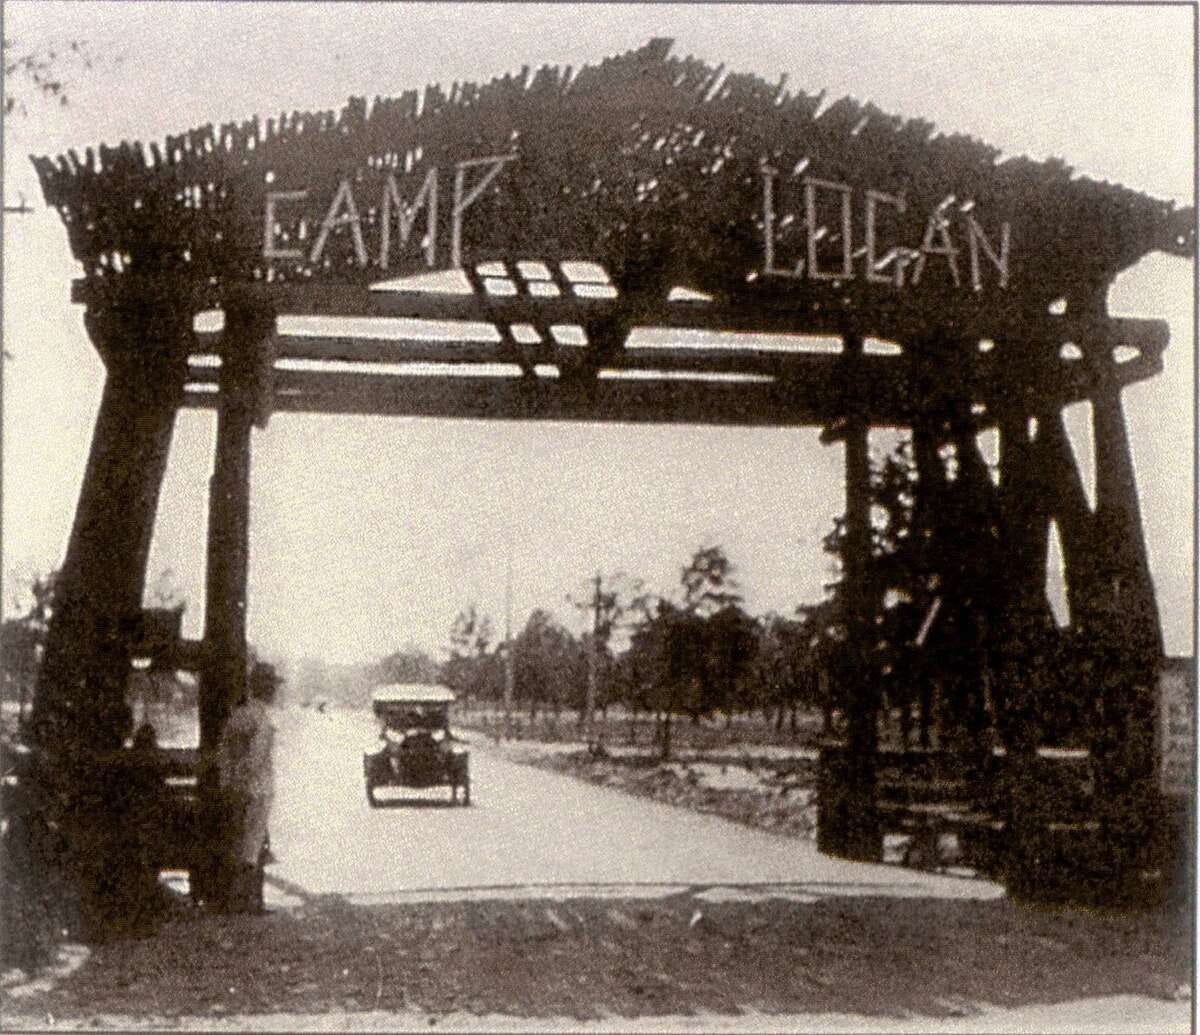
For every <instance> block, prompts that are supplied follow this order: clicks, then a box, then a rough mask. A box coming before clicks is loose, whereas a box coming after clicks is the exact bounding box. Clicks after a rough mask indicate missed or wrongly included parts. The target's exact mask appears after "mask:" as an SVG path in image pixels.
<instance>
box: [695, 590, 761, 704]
mask: <svg viewBox="0 0 1200 1035" xmlns="http://www.w3.org/2000/svg"><path fill="white" fill-rule="evenodd" d="M701 637H702V640H703V644H704V653H703V674H702V678H701V681H700V686H699V699H698V701H697V714H705V715H707V714H711V713H712V712H715V711H723V712H725V716H726V720H727V722H729V721H732V718H733V713H734V712H735V711H739V710H741V709H743V708H744V707H745V706H746V705H747V704H748V703H749V701H748V700H747V697H748V695H747V693H746V690H747V689H748V688H747V686H746V685H745V682H744V680H745V678H746V677H747V676H749V674H750V673H751V665H752V663H753V661H754V655H755V652H756V650H757V647H758V626H757V623H756V622H755V621H754V619H753V618H751V617H750V616H749V615H748V614H746V612H745V611H743V610H742V609H741V608H740V607H738V606H737V605H736V604H732V603H730V604H726V605H725V606H724V607H722V608H721V609H720V610H719V611H717V612H715V613H714V614H712V615H710V616H709V617H708V618H706V619H704V626H703V629H702V631H701Z"/></svg>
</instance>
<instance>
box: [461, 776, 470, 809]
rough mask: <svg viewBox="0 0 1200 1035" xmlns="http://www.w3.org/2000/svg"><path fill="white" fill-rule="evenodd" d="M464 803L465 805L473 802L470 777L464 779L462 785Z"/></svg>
mask: <svg viewBox="0 0 1200 1035" xmlns="http://www.w3.org/2000/svg"><path fill="white" fill-rule="evenodd" d="M462 803H463V805H464V806H466V805H470V804H471V779H470V777H468V778H467V779H466V780H464V781H463V785H462Z"/></svg>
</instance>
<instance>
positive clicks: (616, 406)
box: [185, 371, 907, 426]
mask: <svg viewBox="0 0 1200 1035" xmlns="http://www.w3.org/2000/svg"><path fill="white" fill-rule="evenodd" d="M827 395H828V393H827V391H825V390H824V386H813V387H812V388H809V389H801V388H797V387H795V386H783V385H779V384H746V383H718V384H713V383H688V382H681V381H658V382H638V381H607V380H605V381H599V382H597V383H596V384H595V386H594V391H593V392H591V393H587V392H584V391H582V390H576V389H572V388H570V387H566V386H564V385H563V384H562V383H561V382H558V381H553V380H541V379H539V380H538V381H537V382H536V383H534V384H528V383H526V382H523V381H522V379H520V378H465V377H444V376H429V377H408V378H397V377H370V376H367V375H356V374H342V375H323V374H318V375H307V372H298V371H287V372H281V376H280V378H279V383H278V386H277V393H276V409H277V410H278V411H283V412H301V413H304V412H317V413H343V414H380V415H387V414H391V415H415V416H431V417H463V418H471V419H497V420H562V421H571V420H584V421H616V422H625V423H688V424H741V425H761V426H770V425H780V426H803V425H810V424H817V423H821V422H822V421H823V420H825V419H827V414H826V413H825V412H824V410H825V409H828V408H829V404H828V403H826V402H824V401H823V399H824V398H825V397H826V396H827ZM217 398H218V396H217V394H216V393H211V392H189V393H187V396H186V399H185V405H188V406H190V407H194V408H212V407H214V406H215V405H216V402H217ZM881 405H884V406H886V405H890V406H891V407H893V408H895V409H897V410H900V409H902V408H906V407H907V403H906V401H905V400H904V399H903V398H901V397H900V395H899V394H894V396H893V398H892V399H891V400H890V403H889V401H887V400H884V401H883V402H881Z"/></svg>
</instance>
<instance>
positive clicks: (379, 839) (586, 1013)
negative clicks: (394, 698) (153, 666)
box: [0, 712, 1191, 1032]
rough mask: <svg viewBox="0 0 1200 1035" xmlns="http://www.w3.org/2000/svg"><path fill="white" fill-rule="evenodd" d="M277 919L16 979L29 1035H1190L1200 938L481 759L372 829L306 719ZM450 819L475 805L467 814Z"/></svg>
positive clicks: (196, 928)
mask: <svg viewBox="0 0 1200 1035" xmlns="http://www.w3.org/2000/svg"><path fill="white" fill-rule="evenodd" d="M279 728H280V735H279V745H278V747H279V752H278V757H279V770H280V772H279V791H278V808H277V812H276V816H275V819H274V822H273V824H272V839H273V847H274V851H275V853H276V855H277V856H278V857H279V862H278V863H276V864H275V865H273V866H272V867H271V868H270V876H269V878H268V880H269V890H270V896H269V903H270V904H271V906H272V909H271V912H270V913H269V914H268V915H267V916H265V917H252V916H234V917H227V916H219V915H211V914H203V913H200V914H192V915H190V916H186V917H180V918H178V919H176V920H173V921H171V922H169V923H167V924H164V926H163V928H162V929H161V930H160V931H159V932H158V933H157V934H156V935H155V936H154V937H150V938H146V939H143V940H136V941H116V942H111V943H108V944H103V945H99V946H97V947H95V948H93V949H91V950H88V949H86V948H83V947H78V948H75V947H70V946H68V947H67V950H69V952H68V955H69V954H70V953H74V956H73V957H72V958H71V959H69V960H67V961H66V962H65V963H64V965H63V966H62V968H61V970H60V972H59V973H58V974H57V975H55V974H51V975H47V976H44V977H43V978H42V979H41V980H38V981H33V982H30V981H28V980H24V979H21V978H19V977H16V978H13V979H11V980H10V979H9V978H8V977H7V976H6V977H4V978H3V979H0V1027H2V1028H4V1029H5V1030H24V1029H32V1028H39V1029H61V1028H67V1029H72V1030H75V1029H78V1028H82V1027H86V1028H97V1027H99V1028H120V1029H125V1028H133V1027H141V1028H153V1029H160V1030H161V1029H181V1030H212V1029H216V1028H220V1029H223V1030H242V1031H245V1030H297V1031H299V1030H363V1031H365V1030H392V1031H396V1030H408V1031H416V1030H421V1031H428V1030H431V1029H432V1028H434V1027H435V1026H438V1027H445V1028H449V1029H456V1028H457V1029H460V1030H461V1029H468V1030H498V1031H503V1030H507V1031H512V1030H518V1031H524V1030H571V1029H575V1030H581V1031H584V1030H594V1031H603V1030H620V1031H634V1030H638V1031H737V1032H753V1031H765V1030H785V1031H799V1030H804V1031H846V1030H858V1031H863V1030H878V1031H914V1032H916V1031H1012V1030H1030V1031H1045V1032H1050V1031H1111V1030H1120V1031H1130V1032H1133V1031H1146V1032H1151V1031H1152V1032H1167V1031H1171V1032H1186V1031H1188V1030H1189V1027H1190V1015H1191V1003H1190V1001H1189V999H1190V996H1189V988H1188V986H1189V983H1190V977H1191V967H1190V964H1189V962H1188V961H1189V958H1190V946H1191V934H1190V925H1189V923H1188V919H1187V917H1185V916H1182V915H1167V914H1152V915H1146V916H1138V915H1129V916H1123V915H1119V914H1109V915H1106V914H1102V913H1098V912H1096V911H1090V912H1085V911H1071V910H1050V909H1032V908H1028V907H1022V906H1019V905H1016V904H1014V903H1012V902H1011V901H1009V900H1008V899H1006V898H1005V897H1003V896H1002V895H1001V893H1000V889H999V888H998V887H996V886H995V885H992V884H989V883H987V882H984V881H979V880H970V879H956V878H951V877H939V876H934V875H926V874H921V873H917V872H914V871H911V870H905V869H902V868H900V867H895V866H866V865H862V864H856V863H845V862H838V861H836V860H831V859H826V858H823V857H821V856H819V855H818V854H817V853H816V851H815V849H814V848H813V847H812V844H811V842H808V841H806V840H804V839H802V838H792V837H783V836H780V835H776V834H771V833H766V832H763V831H759V830H754V829H751V828H748V827H745V826H740V825H737V824H734V823H731V822H729V821H726V820H723V819H719V818H716V817H713V816H707V815H699V814H695V813H690V812H687V811H685V810H683V809H679V808H673V807H670V806H666V805H660V804H656V803H654V802H650V801H647V800H646V799H644V798H633V797H629V796H627V795H624V794H622V793H620V792H617V791H613V790H610V789H607V788H603V787H596V786H593V785H590V784H586V783H583V782H581V781H578V780H574V779H571V778H569V777H565V776H559V775H557V774H554V773H549V772H547V771H545V770H543V769H536V768H532V767H525V766H521V765H517V764H514V763H512V762H509V761H505V760H504V759H503V758H502V757H500V755H499V753H498V752H497V751H496V750H495V749H494V748H491V747H489V746H488V745H485V744H479V743H475V744H472V752H473V755H472V765H473V777H472V782H473V785H474V787H473V791H474V793H473V799H474V800H473V804H472V805H471V807H470V808H460V807H450V806H449V805H448V799H449V792H448V791H446V792H442V791H438V792H436V793H431V794H430V795H428V796H425V797H426V798H427V799H434V800H436V801H437V804H425V805H409V806H405V807H396V808H385V809H371V808H370V807H369V806H368V804H367V801H366V797H365V793H364V788H363V782H362V774H361V762H360V759H361V752H362V750H363V748H364V747H368V746H370V745H371V743H372V740H373V731H372V725H371V723H370V720H369V718H368V717H367V716H356V715H348V714H344V713H336V712H335V713H330V714H325V715H321V714H317V713H303V712H290V713H283V714H281V715H280V716H279ZM443 803H447V804H443Z"/></svg>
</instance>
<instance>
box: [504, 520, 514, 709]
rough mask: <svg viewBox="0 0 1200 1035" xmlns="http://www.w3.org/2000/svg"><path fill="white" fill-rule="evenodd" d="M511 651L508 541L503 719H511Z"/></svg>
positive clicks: (510, 578)
mask: <svg viewBox="0 0 1200 1035" xmlns="http://www.w3.org/2000/svg"><path fill="white" fill-rule="evenodd" d="M512 702H513V651H512V539H511V537H510V538H509V541H508V577H507V579H506V581H505V584H504V719H505V722H507V721H508V720H509V719H510V718H511V717H512Z"/></svg>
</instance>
